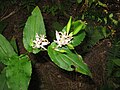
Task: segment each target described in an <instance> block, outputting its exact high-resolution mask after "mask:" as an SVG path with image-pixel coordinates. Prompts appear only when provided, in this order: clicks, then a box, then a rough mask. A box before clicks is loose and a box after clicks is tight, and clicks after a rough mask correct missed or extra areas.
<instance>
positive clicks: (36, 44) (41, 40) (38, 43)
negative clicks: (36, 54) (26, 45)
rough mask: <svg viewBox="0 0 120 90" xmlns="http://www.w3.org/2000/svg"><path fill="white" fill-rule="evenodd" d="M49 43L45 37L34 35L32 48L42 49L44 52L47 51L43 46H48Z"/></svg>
mask: <svg viewBox="0 0 120 90" xmlns="http://www.w3.org/2000/svg"><path fill="white" fill-rule="evenodd" d="M49 43H50V42H49V41H48V40H47V39H45V35H40V36H39V35H38V34H37V33H36V36H35V40H33V46H32V47H33V48H42V49H44V50H47V49H46V48H45V47H44V46H46V45H48V44H49Z"/></svg>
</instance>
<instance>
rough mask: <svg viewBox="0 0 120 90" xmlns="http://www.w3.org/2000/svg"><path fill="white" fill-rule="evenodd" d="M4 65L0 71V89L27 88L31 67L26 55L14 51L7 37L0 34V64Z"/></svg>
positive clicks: (21, 89)
mask: <svg viewBox="0 0 120 90" xmlns="http://www.w3.org/2000/svg"><path fill="white" fill-rule="evenodd" d="M1 63H2V64H4V65H5V67H4V69H3V70H2V72H0V90H27V89H28V85H29V81H30V77H31V72H32V67H31V61H30V60H29V58H28V56H27V55H20V56H18V54H17V53H16V52H15V51H14V49H13V47H12V46H11V44H10V43H9V42H8V41H7V39H6V38H5V37H4V36H3V35H1V34H0V64H1Z"/></svg>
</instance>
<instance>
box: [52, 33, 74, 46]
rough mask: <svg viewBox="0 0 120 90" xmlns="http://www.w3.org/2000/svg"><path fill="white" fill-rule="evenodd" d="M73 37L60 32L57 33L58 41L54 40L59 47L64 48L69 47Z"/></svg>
mask: <svg viewBox="0 0 120 90" xmlns="http://www.w3.org/2000/svg"><path fill="white" fill-rule="evenodd" d="M72 38H73V37H72V36H69V35H67V33H66V32H58V31H56V39H57V40H54V42H55V43H57V44H58V46H57V47H62V46H63V45H67V44H69V43H70V42H71V40H72Z"/></svg>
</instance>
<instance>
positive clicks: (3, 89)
mask: <svg viewBox="0 0 120 90" xmlns="http://www.w3.org/2000/svg"><path fill="white" fill-rule="evenodd" d="M0 90H9V89H8V86H7V79H6V72H5V69H4V70H3V71H2V72H1V73H0Z"/></svg>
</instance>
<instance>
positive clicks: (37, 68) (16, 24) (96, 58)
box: [3, 3, 111, 90]
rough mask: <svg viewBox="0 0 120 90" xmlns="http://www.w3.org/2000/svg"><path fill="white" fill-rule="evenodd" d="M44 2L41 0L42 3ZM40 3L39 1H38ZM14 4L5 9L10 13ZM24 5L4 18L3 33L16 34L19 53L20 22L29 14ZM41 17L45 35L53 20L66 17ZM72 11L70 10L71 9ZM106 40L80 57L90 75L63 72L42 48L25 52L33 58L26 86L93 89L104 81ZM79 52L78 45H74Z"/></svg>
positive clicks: (63, 21) (47, 89)
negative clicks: (5, 24) (36, 52)
mask: <svg viewBox="0 0 120 90" xmlns="http://www.w3.org/2000/svg"><path fill="white" fill-rule="evenodd" d="M43 4H44V3H43ZM38 6H39V7H42V4H38ZM15 8H18V7H17V6H12V7H11V8H9V10H8V11H7V13H8V14H9V13H11V12H12V11H14V10H15ZM26 12H27V11H26V10H25V9H22V10H19V11H17V12H16V13H15V14H13V15H11V16H10V17H9V18H7V19H5V21H6V22H7V23H8V25H7V27H6V29H5V31H4V32H3V35H4V36H5V37H6V38H7V39H8V40H10V39H11V38H12V37H14V38H16V40H17V44H18V48H19V54H23V53H25V52H26V50H25V48H24V46H23V42H22V38H23V26H24V25H23V26H22V25H21V23H22V22H25V21H26V20H27V17H28V16H29V15H28V13H26ZM42 14H43V18H44V21H45V26H46V31H47V34H48V37H49V38H51V37H50V36H49V32H52V30H53V28H52V27H51V25H52V22H53V21H56V20H57V21H58V22H60V23H61V24H63V25H65V24H66V22H67V20H68V19H66V17H65V16H59V17H58V16H52V15H50V14H46V13H42ZM73 14H74V12H73ZM110 43H111V42H110V40H109V39H104V40H101V41H100V42H99V43H97V44H96V45H95V46H94V47H93V48H91V49H90V51H89V52H88V53H85V54H84V55H83V58H84V61H85V62H86V64H88V66H89V68H90V70H91V72H92V76H93V78H90V77H88V76H85V75H82V74H80V73H76V72H67V71H65V70H62V69H60V68H59V67H57V66H56V65H55V64H54V63H52V62H51V60H50V58H49V56H48V54H47V53H46V52H42V53H38V54H37V55H34V54H31V53H30V54H29V56H30V59H31V60H32V62H33V66H32V67H33V71H32V77H31V81H30V85H29V90H97V89H99V88H100V86H102V85H103V84H105V80H106V77H105V74H106V71H105V69H106V60H107V50H108V49H109V48H110ZM77 48H78V51H79V52H80V49H79V48H80V46H78V47H77Z"/></svg>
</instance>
